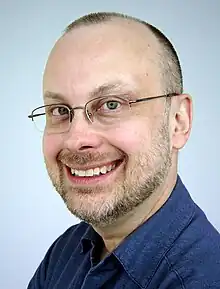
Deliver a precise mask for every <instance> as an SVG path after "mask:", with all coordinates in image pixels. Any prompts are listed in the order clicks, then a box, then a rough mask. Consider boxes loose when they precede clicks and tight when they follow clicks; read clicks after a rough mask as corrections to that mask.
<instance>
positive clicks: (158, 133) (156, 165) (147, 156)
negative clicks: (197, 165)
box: [43, 20, 192, 258]
mask: <svg viewBox="0 0 220 289" xmlns="http://www.w3.org/2000/svg"><path fill="white" fill-rule="evenodd" d="M158 48H159V44H158V42H157V40H156V39H155V37H154V36H153V35H152V34H151V33H150V32H149V31H148V30H147V29H146V28H145V27H143V26H142V25H140V24H137V23H134V22H128V21H125V20H114V21H112V22H107V23H104V24H95V25H90V26H86V27H85V26H84V27H79V28H75V29H74V30H73V31H71V32H70V33H68V34H67V35H65V36H64V37H62V38H61V39H59V40H58V41H57V43H56V44H55V46H54V48H53V50H52V52H51V54H50V56H49V59H48V62H47V65H46V69H45V73H44V81H43V92H44V95H45V98H44V102H45V103H46V104H50V103H57V102H58V103H59V102H61V100H55V99H51V98H50V97H47V96H46V95H47V94H48V92H53V93H59V94H60V95H62V98H63V100H62V103H66V104H69V105H71V106H83V105H85V103H86V102H87V101H88V100H89V99H90V98H91V97H92V96H95V95H97V90H99V89H98V88H99V87H100V86H103V85H104V84H105V85H106V84H115V83H117V85H115V86H113V87H112V88H111V89H109V90H107V91H105V95H109V94H113V95H121V94H127V95H129V96H130V97H131V98H133V99H135V98H143V97H146V96H156V95H161V94H163V90H162V87H163V85H162V84H161V82H160V79H161V78H160V69H159V65H158V63H157V59H158V55H157V51H158ZM99 92H100V91H99ZM191 125H192V100H191V97H190V96H189V95H187V94H183V95H178V96H175V97H173V98H172V101H171V106H170V108H169V109H168V108H167V106H166V99H165V98H161V99H155V100H151V101H149V102H143V103H141V104H137V105H134V106H132V110H131V114H130V116H129V118H127V119H126V120H124V121H122V122H121V123H120V124H118V125H116V126H114V127H97V126H96V125H94V124H93V123H90V122H89V121H88V120H87V119H86V117H85V114H84V113H83V111H82V110H77V111H76V112H75V117H74V121H73V123H72V125H71V128H70V130H69V131H68V132H66V133H63V134H49V135H48V134H47V132H46V131H45V133H44V138H43V153H44V158H45V163H46V167H47V170H48V174H49V176H50V178H51V180H52V183H53V184H54V186H55V188H56V190H57V191H58V193H59V194H60V195H61V197H62V198H63V199H64V201H65V203H66V205H67V207H68V209H69V210H70V211H71V212H72V213H73V214H74V215H76V216H77V217H79V218H81V219H84V220H85V221H87V222H88V223H90V224H91V225H92V226H93V228H94V229H95V230H96V231H97V232H98V233H99V234H100V235H101V237H102V238H103V241H104V244H105V247H104V249H103V252H102V255H101V258H103V257H104V256H105V255H106V254H107V253H108V252H111V251H112V250H114V248H116V247H117V246H118V245H119V244H120V243H121V242H122V240H123V239H124V238H125V237H126V236H128V235H129V234H130V233H131V232H132V231H134V230H135V229H136V228H137V227H138V226H140V224H142V223H143V222H144V221H146V220H148V219H149V218H150V217H151V216H152V215H153V214H155V213H156V212H157V211H158V210H159V209H160V208H161V206H162V205H163V204H164V203H165V202H166V200H167V199H168V197H169V196H170V194H171V192H172V189H173V187H174V185H175V183H176V178H177V160H178V151H179V150H180V149H181V148H182V147H183V146H184V145H185V143H186V142H187V140H188V138H189V134H190V131H191ZM116 159H122V160H123V163H122V164H121V165H120V167H119V168H118V169H117V173H113V174H111V176H109V177H107V178H106V179H105V181H104V182H101V181H100V182H99V183H95V184H93V185H81V184H80V185H77V184H73V183H71V182H70V180H69V179H68V177H67V175H66V171H65V165H68V166H70V167H72V168H89V167H96V166H99V165H101V164H105V163H109V162H111V161H113V160H116Z"/></svg>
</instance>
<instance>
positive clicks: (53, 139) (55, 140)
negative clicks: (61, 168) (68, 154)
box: [42, 135, 62, 162]
mask: <svg viewBox="0 0 220 289" xmlns="http://www.w3.org/2000/svg"><path fill="white" fill-rule="evenodd" d="M42 147H43V154H44V157H45V159H46V160H47V161H50V162H52V161H56V157H57V155H58V153H59V152H60V150H61V149H62V140H61V139H60V138H59V137H58V136H57V135H44V137H43V142H42Z"/></svg>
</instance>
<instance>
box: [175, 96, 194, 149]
mask: <svg viewBox="0 0 220 289" xmlns="http://www.w3.org/2000/svg"><path fill="white" fill-rule="evenodd" d="M172 110H173V111H172V123H173V126H172V127H173V130H172V146H173V148H174V149H176V150H179V149H181V148H183V147H184V145H185V144H186V142H187V141H188V138H189V136H190V132H191V129H192V119H193V105H192V98H191V96H190V95H188V94H181V95H178V96H176V99H175V100H174V105H173V108H172Z"/></svg>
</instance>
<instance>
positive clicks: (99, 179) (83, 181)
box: [66, 161, 123, 185]
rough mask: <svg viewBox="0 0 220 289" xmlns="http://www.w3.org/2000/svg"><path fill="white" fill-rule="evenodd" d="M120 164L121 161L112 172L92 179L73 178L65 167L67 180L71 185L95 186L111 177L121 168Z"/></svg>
mask: <svg viewBox="0 0 220 289" xmlns="http://www.w3.org/2000/svg"><path fill="white" fill-rule="evenodd" d="M122 163H123V161H120V162H119V163H118V164H117V165H116V167H115V168H114V169H113V170H112V171H110V172H108V173H106V174H104V175H102V174H101V175H99V176H93V177H78V176H73V175H72V174H71V172H70V169H69V168H68V167H66V171H67V176H68V179H69V180H70V181H71V183H73V184H77V185H92V184H97V183H99V182H103V181H105V180H106V179H107V178H109V177H111V176H112V175H113V174H114V173H115V172H116V171H117V170H118V169H119V168H120V167H121V165H122Z"/></svg>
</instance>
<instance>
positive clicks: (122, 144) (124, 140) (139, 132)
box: [108, 122, 151, 155]
mask: <svg viewBox="0 0 220 289" xmlns="http://www.w3.org/2000/svg"><path fill="white" fill-rule="evenodd" d="M108 141H109V143H111V144H112V145H113V146H115V147H117V148H119V149H120V150H121V151H123V152H124V153H125V154H128V155H137V154H138V153H143V151H147V150H148V149H149V147H150V145H151V134H150V129H149V128H147V126H146V125H145V124H143V123H140V122H138V123H135V122H133V123H126V124H124V125H120V127H118V128H116V129H114V131H112V132H111V133H110V132H109V134H108Z"/></svg>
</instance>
